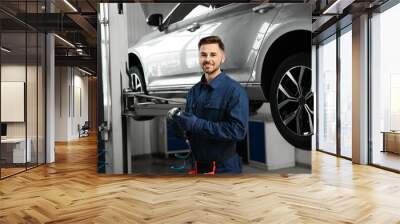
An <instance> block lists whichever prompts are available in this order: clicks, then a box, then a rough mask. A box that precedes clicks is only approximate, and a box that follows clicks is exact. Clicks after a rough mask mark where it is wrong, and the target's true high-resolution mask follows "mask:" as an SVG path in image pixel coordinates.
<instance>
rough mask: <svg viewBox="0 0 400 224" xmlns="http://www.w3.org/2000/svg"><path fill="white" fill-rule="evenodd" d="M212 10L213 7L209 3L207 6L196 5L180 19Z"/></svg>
mask: <svg viewBox="0 0 400 224" xmlns="http://www.w3.org/2000/svg"><path fill="white" fill-rule="evenodd" d="M212 10H213V7H212V6H211V5H209V6H208V7H207V6H205V5H198V6H196V7H195V8H194V9H193V10H192V11H190V12H189V14H187V15H186V16H185V17H184V18H183V19H182V20H181V21H183V20H186V19H190V18H193V17H196V16H201V15H204V14H207V13H209V12H210V11H212Z"/></svg>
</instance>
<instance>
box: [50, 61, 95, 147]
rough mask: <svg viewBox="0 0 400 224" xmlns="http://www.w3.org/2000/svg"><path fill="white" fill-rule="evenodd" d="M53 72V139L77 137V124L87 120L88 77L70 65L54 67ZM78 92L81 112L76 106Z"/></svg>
mask: <svg viewBox="0 0 400 224" xmlns="http://www.w3.org/2000/svg"><path fill="white" fill-rule="evenodd" d="M55 74H56V77H55V80H56V81H55V86H56V88H55V124H56V128H55V140H56V141H69V140H73V139H77V138H79V133H78V124H80V125H83V123H84V122H85V121H87V120H88V105H89V104H88V78H87V76H83V75H84V74H83V73H82V72H80V71H79V70H78V69H76V68H72V67H56V71H55ZM78 90H80V93H78V92H79V91H78ZM79 94H80V100H81V103H80V105H81V109H82V113H80V111H79V108H78V107H77V105H79V101H78V100H79V97H77V96H79Z"/></svg>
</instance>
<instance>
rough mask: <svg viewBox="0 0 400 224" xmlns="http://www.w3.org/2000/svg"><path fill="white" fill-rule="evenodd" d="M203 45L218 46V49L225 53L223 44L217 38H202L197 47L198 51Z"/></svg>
mask: <svg viewBox="0 0 400 224" xmlns="http://www.w3.org/2000/svg"><path fill="white" fill-rule="evenodd" d="M205 44H218V46H219V48H220V49H221V50H223V51H225V46H224V43H223V42H222V40H221V38H219V37H218V36H208V37H203V38H201V39H200V41H199V44H198V47H199V49H200V47H201V45H205Z"/></svg>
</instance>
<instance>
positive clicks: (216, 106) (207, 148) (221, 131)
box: [169, 36, 249, 173]
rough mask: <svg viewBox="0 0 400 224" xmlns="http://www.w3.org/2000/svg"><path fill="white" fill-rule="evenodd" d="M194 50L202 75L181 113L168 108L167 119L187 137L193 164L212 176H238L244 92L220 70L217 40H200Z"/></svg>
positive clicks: (220, 51)
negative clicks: (214, 172)
mask: <svg viewBox="0 0 400 224" xmlns="http://www.w3.org/2000/svg"><path fill="white" fill-rule="evenodd" d="M198 48H199V53H200V56H199V63H200V66H201V68H202V69H203V71H204V74H203V75H202V77H201V80H200V82H198V83H197V84H196V85H194V86H193V87H192V88H191V89H190V90H189V92H188V95H187V100H186V108H185V112H178V111H177V109H172V110H171V111H170V113H169V116H170V118H171V119H172V120H174V121H175V122H176V123H178V125H179V126H180V127H181V128H182V129H183V130H184V131H185V132H186V133H187V134H188V137H189V141H190V145H191V149H192V153H193V156H194V159H195V161H196V165H198V166H199V167H200V164H202V165H201V166H202V167H211V168H210V169H209V171H213V169H214V171H216V173H241V172H242V167H241V158H240V157H239V156H238V154H237V153H236V142H237V141H240V140H242V139H244V137H245V136H246V131H247V125H248V117H249V114H248V113H249V109H248V106H249V105H248V104H249V103H248V98H247V95H246V92H245V90H244V89H243V87H242V86H241V85H240V84H239V83H238V82H236V81H235V80H233V79H231V78H230V77H229V76H228V75H227V74H225V72H223V71H221V68H220V66H221V65H222V64H223V63H224V61H225V53H224V44H223V42H222V41H221V39H220V38H219V37H217V36H208V37H204V38H202V39H201V40H200V41H199V43H198ZM199 167H197V168H199ZM200 172H201V171H200Z"/></svg>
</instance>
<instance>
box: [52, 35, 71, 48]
mask: <svg viewBox="0 0 400 224" xmlns="http://www.w3.org/2000/svg"><path fill="white" fill-rule="evenodd" d="M54 36H55V37H57V38H58V39H59V40H61V41H62V42H64V43H66V44H67V45H69V46H70V47H73V48H75V45H73V44H72V43H71V42H69V41H68V40H66V39H64V38H62V37H60V36H59V35H57V34H54Z"/></svg>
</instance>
